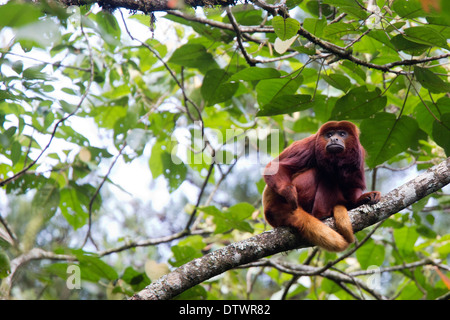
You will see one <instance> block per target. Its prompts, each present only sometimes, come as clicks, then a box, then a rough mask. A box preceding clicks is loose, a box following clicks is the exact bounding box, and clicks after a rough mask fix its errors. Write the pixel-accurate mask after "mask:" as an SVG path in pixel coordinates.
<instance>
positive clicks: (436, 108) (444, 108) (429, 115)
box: [413, 97, 450, 136]
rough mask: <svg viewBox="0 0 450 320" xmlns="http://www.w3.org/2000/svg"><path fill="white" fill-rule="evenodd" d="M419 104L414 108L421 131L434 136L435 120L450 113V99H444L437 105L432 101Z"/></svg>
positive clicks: (439, 100)
mask: <svg viewBox="0 0 450 320" xmlns="http://www.w3.org/2000/svg"><path fill="white" fill-rule="evenodd" d="M424 102H425V103H426V106H425V105H424V103H423V102H419V103H418V104H417V105H416V107H415V108H414V114H413V115H414V118H415V119H417V122H418V123H419V127H420V129H422V130H423V131H425V132H426V133H427V134H428V135H429V136H432V135H433V126H434V122H435V120H436V119H435V118H436V117H437V118H438V119H439V118H440V115H443V114H445V113H450V98H447V97H442V98H440V99H438V100H437V101H436V102H435V103H433V102H432V101H424Z"/></svg>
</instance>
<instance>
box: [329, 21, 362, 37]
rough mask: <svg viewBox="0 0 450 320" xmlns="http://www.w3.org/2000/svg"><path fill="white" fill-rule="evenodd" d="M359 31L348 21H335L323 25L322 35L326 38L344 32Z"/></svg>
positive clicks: (340, 34) (342, 34) (337, 35)
mask: <svg viewBox="0 0 450 320" xmlns="http://www.w3.org/2000/svg"><path fill="white" fill-rule="evenodd" d="M358 32H359V31H358V30H357V29H356V28H355V27H354V26H353V25H352V24H349V23H343V22H337V23H333V24H329V25H327V26H325V28H324V29H323V35H324V37H326V38H331V39H334V38H340V37H342V36H344V35H346V34H350V33H358Z"/></svg>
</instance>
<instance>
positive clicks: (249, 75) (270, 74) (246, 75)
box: [230, 67, 281, 81]
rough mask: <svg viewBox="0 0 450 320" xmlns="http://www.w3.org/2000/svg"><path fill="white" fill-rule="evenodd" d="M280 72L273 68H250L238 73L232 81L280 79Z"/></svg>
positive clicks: (232, 77)
mask: <svg viewBox="0 0 450 320" xmlns="http://www.w3.org/2000/svg"><path fill="white" fill-rule="evenodd" d="M280 75H281V73H280V71H278V70H276V69H273V68H258V67H250V68H245V69H243V70H241V71H238V72H236V73H235V74H234V75H232V76H231V78H230V81H237V80H244V81H258V80H263V79H272V78H279V77H280Z"/></svg>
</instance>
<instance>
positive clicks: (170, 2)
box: [59, 0, 236, 14]
mask: <svg viewBox="0 0 450 320" xmlns="http://www.w3.org/2000/svg"><path fill="white" fill-rule="evenodd" d="M59 2H61V3H63V4H64V5H66V6H82V5H89V4H93V3H98V5H99V6H100V7H102V8H105V9H108V10H114V9H116V8H125V9H129V10H133V11H141V12H143V13H146V14H148V13H151V12H155V11H168V10H174V9H181V8H182V7H183V6H186V5H187V6H191V7H205V6H210V7H212V6H217V5H218V6H228V5H235V4H236V1H234V0H103V1H98V0H59Z"/></svg>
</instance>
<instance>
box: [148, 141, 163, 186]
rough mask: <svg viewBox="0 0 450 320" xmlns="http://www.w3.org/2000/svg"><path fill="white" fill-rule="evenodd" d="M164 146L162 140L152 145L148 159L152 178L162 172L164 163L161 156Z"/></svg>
mask: <svg viewBox="0 0 450 320" xmlns="http://www.w3.org/2000/svg"><path fill="white" fill-rule="evenodd" d="M166 148H167V146H166V145H165V144H164V143H163V142H156V143H155V144H154V145H153V147H152V153H151V155H150V161H149V166H150V171H151V173H152V179H156V178H158V177H159V176H160V175H162V174H163V171H164V165H163V163H162V161H161V157H162V154H163V153H164V152H165V149H166Z"/></svg>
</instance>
